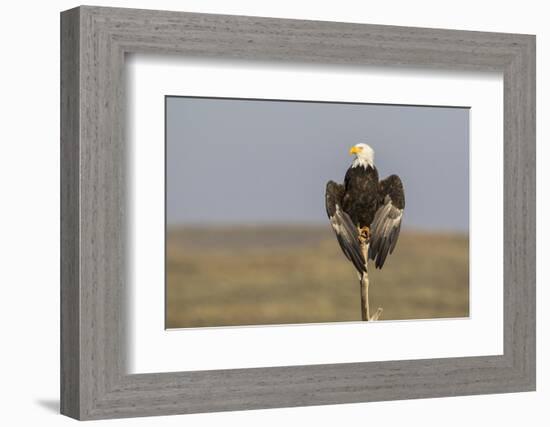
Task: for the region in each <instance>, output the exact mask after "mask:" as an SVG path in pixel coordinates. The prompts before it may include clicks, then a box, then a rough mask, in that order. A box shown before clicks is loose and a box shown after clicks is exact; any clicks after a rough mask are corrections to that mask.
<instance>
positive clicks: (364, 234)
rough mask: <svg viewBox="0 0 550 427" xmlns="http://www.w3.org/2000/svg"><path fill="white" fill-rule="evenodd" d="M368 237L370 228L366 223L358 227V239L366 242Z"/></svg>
mask: <svg viewBox="0 0 550 427" xmlns="http://www.w3.org/2000/svg"><path fill="white" fill-rule="evenodd" d="M369 239H370V228H369V227H367V226H366V225H365V226H364V227H361V228H360V229H359V240H361V241H362V242H364V243H366V242H368V241H369Z"/></svg>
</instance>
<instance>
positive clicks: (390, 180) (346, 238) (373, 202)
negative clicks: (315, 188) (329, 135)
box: [326, 165, 405, 273]
mask: <svg viewBox="0 0 550 427" xmlns="http://www.w3.org/2000/svg"><path fill="white" fill-rule="evenodd" d="M326 208H327V214H328V216H329V219H330V221H331V225H332V227H333V229H334V231H335V233H336V236H337V238H338V242H339V243H340V246H341V247H342V250H343V252H344V254H345V255H346V256H347V257H348V259H349V260H350V261H352V262H353V264H354V266H355V268H356V269H357V270H358V271H359V272H360V273H361V272H363V271H366V260H365V259H364V257H363V255H362V251H361V248H360V242H359V229H361V228H363V227H369V229H370V236H371V237H370V246H369V258H370V259H372V260H374V261H375V265H376V267H378V268H382V266H383V265H384V261H385V259H386V257H387V255H388V253H391V252H392V251H393V249H394V248H395V245H396V243H397V238H398V237H399V231H400V229H401V217H402V213H403V209H404V208H405V194H404V190H403V184H402V182H401V179H400V178H399V177H398V176H397V175H390V176H389V177H387V178H386V179H384V180H382V181H379V179H378V171H377V170H376V168H375V167H374V166H370V165H369V166H367V167H364V166H355V167H350V168H349V169H348V171H347V173H346V176H345V179H344V184H343V185H341V184H337V183H335V182H334V181H329V182H328V183H327V189H326Z"/></svg>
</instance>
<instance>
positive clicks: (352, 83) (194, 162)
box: [61, 6, 535, 419]
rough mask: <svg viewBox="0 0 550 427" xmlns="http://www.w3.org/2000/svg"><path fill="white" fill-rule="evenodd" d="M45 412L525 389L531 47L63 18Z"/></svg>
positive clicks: (531, 326) (268, 23)
mask: <svg viewBox="0 0 550 427" xmlns="http://www.w3.org/2000/svg"><path fill="white" fill-rule="evenodd" d="M61 41H62V45H61V50H62V51H61V57H62V61H61V83H62V85H61V87H62V94H61V120H62V129H61V130H62V132H61V161H62V176H61V178H62V217H61V229H62V265H61V267H62V283H61V297H62V298H61V316H62V318H61V410H62V413H63V414H66V415H68V416H71V417H73V418H77V419H100V418H115V417H131V416H149V415H165V414H183V413H194V412H212V411H226V410H242V409H255V408H272V407H284V406H301V405H320V404H336V403H348V402H364V401H378V400H391V399H410V398H422V397H436V396H454V395H465V394H481V393H502V392H514V391H528V390H534V389H535V268H534V267H535V119H534V117H535V115H534V112H535V38H534V36H530V35H519V34H502V33H498V34H497V33H484V32H466V31H454V30H436V29H424V28H405V27H391V26H373V25H365V24H348V23H335V22H316V21H298V20H282V19H271V18H257V17H243V16H223V15H209V14H196V13H183V12H165V11H148V10H133V9H114V8H103V7H89V6H82V7H79V8H76V9H71V10H69V11H65V12H63V13H62V15H61Z"/></svg>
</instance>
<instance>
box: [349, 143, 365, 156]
mask: <svg viewBox="0 0 550 427" xmlns="http://www.w3.org/2000/svg"><path fill="white" fill-rule="evenodd" d="M361 151H363V149H362V148H361V147H357V146H355V145H354V146H353V147H351V148H350V149H349V154H350V155H353V154H359V153H360V152H361Z"/></svg>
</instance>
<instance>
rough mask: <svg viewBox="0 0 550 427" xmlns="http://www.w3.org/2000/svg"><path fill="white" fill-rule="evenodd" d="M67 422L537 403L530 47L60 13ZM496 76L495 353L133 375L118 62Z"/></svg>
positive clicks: (440, 34) (490, 39)
mask: <svg viewBox="0 0 550 427" xmlns="http://www.w3.org/2000/svg"><path fill="white" fill-rule="evenodd" d="M61 38H62V67H61V69H62V73H61V78H62V93H61V117H62V138H61V157H62V177H61V178H62V179H61V188H62V219H61V221H62V267H61V274H62V284H61V286H62V303H61V309H62V331H61V333H62V345H61V352H62V360H61V363H62V377H61V388H62V390H61V402H62V413H64V414H66V415H69V416H71V417H74V418H78V419H100V418H116V417H130V416H149V415H163V414H181V413H193V412H211V411H227V410H242V409H257V408H273V407H283V406H302V405H322V404H335V403H347V402H364V401H378V400H390V399H410V398H422V397H437V396H454V395H465V394H482V393H502V392H514V391H527V390H534V388H535V38H534V36H529V35H518V34H502V33H483V32H471V31H451V30H439V29H424V28H406V27H392V26H380V25H364V24H347V23H335V22H316V21H301V20H283V19H269V18H256V17H242V16H224V15H207V14H195V13H182V12H163V11H147V10H133V9H115V8H97V7H87V6H84V7H80V8H77V9H73V10H70V11H66V12H63V13H62V25H61ZM126 53H151V54H159V53H161V54H162V53H170V54H177V55H186V56H193V57H212V58H238V59H246V60H263V61H291V62H292V63H293V64H296V65H297V66H299V65H300V64H304V63H320V64H331V65H333V66H342V65H345V66H346V67H361V66H362V65H373V64H374V65H391V66H393V67H399V66H406V67H418V68H439V69H441V68H443V69H450V70H488V71H501V72H503V75H504V90H505V93H504V104H505V108H504V123H505V128H504V144H505V146H504V166H505V177H504V354H503V355H501V356H487V357H467V358H447V359H429V360H411V361H399V362H369V363H354V364H334V365H311V366H290V367H272V368H255V369H234V370H219V371H202V372H178V373H158V374H139V375H128V374H127V373H126V369H125V358H126V354H125V351H126V346H125V342H126V332H125V329H126V324H125V302H126V291H127V286H128V281H129V276H128V274H127V273H128V272H127V265H126V250H127V247H126V245H127V244H128V243H127V242H128V239H127V237H128V236H127V233H126V227H127V224H126V222H125V210H126V196H127V194H126V173H127V165H126V164H125V159H126V150H127V147H126V144H125V139H124V119H125V113H124V102H125V82H124V55H125V54H126Z"/></svg>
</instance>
